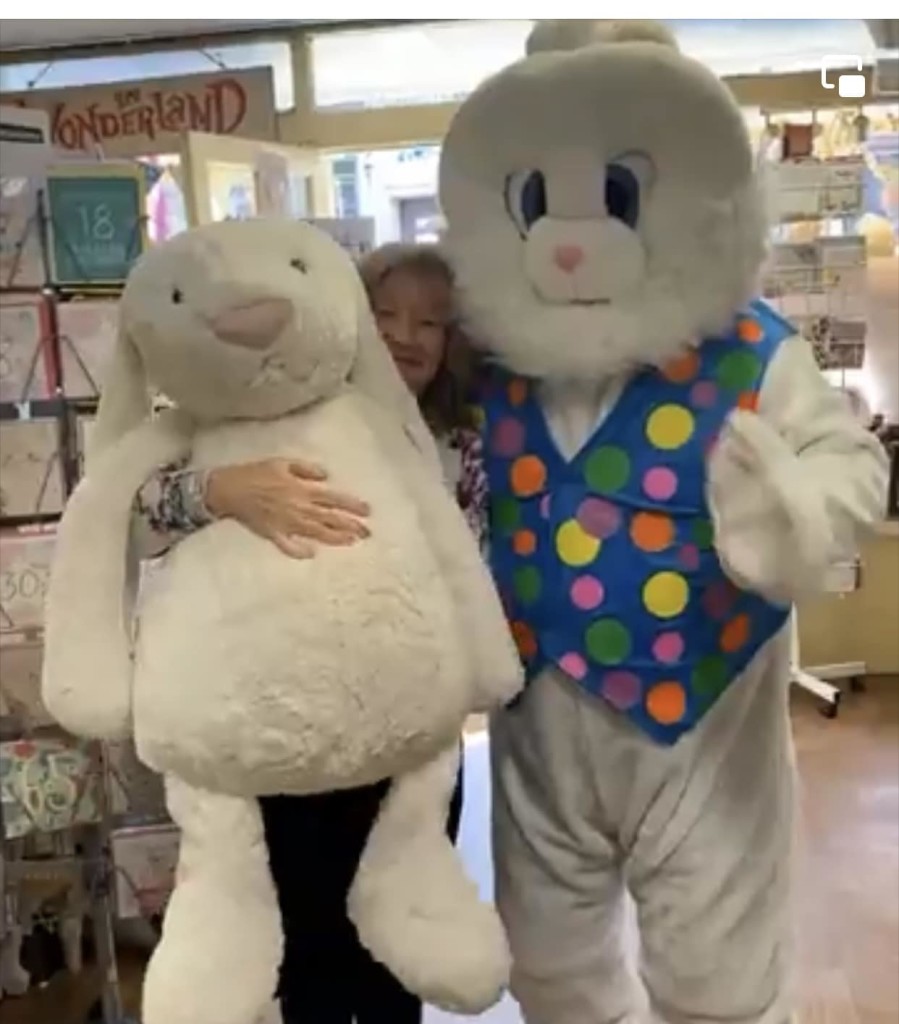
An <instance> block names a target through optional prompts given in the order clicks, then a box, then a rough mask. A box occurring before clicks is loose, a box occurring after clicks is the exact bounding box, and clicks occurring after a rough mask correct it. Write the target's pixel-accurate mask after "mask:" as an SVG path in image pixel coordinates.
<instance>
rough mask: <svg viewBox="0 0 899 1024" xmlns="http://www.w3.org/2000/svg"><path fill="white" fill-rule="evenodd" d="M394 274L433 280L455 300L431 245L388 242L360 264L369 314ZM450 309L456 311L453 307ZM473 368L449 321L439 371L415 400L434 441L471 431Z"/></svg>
mask: <svg viewBox="0 0 899 1024" xmlns="http://www.w3.org/2000/svg"><path fill="white" fill-rule="evenodd" d="M397 271H404V272H406V273H410V274H415V275H416V276H420V277H423V278H436V279H438V280H440V281H442V282H443V283H445V284H446V286H447V288H448V289H449V291H450V295H451V298H454V295H453V290H454V286H455V275H454V274H453V271H452V267H450V265H449V263H448V262H447V260H446V258H445V257H444V255H443V254H442V253H441V251H440V249H439V248H438V247H437V246H436V245H425V244H421V245H409V244H404V243H402V242H393V243H390V244H388V245H382V246H380V247H379V248H377V249H375V250H374V251H373V252H370V253H369V254H368V255H367V256H365V257H364V258H363V259H362V260H361V261H360V264H359V272H360V273H361V275H362V281H363V283H364V285H365V290H366V292H367V293H368V301H369V303H370V304H371V306H372V308H374V305H375V295H376V293H377V290H378V288H379V287H380V286H381V285H382V284H383V283H384V281H385V280H386V279H387V278H388V277H389V276H390V275H391V274H393V273H396V272H397ZM452 305H453V307H454V306H455V301H453V302H452ZM476 368H477V359H476V357H475V353H474V351H473V350H472V347H471V345H470V343H469V341H468V339H467V338H466V337H465V335H464V333H463V332H462V331H461V329H460V327H459V324H458V321H457V320H456V317H455V315H453V316H452V317H451V319H450V322H449V323H448V324H447V328H446V346H445V348H444V350H443V358H442V359H441V361H440V366H439V367H438V368H437V373H436V374H435V375H434V379H433V380H432V381H431V383H430V384H429V385H428V386H427V387H426V388H425V390H424V392H423V394H422V395H421V397H420V399H419V405H420V407H421V412H422V415H423V416H424V418H425V420H426V421H427V423H428V426H429V427H430V428H431V430H433V431H434V433H435V434H436V435H437V436H438V437H441V436H443V435H444V434H446V433H448V432H449V431H451V430H456V429H458V428H460V427H468V428H471V427H473V426H474V419H473V416H472V412H471V407H470V405H469V400H470V397H471V385H472V379H473V377H474V374H475V371H476Z"/></svg>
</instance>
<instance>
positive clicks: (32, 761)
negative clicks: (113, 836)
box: [0, 739, 103, 839]
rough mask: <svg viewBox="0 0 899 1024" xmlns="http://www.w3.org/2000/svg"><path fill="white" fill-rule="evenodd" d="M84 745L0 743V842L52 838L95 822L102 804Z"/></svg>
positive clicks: (55, 741)
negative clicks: (32, 836) (52, 834)
mask: <svg viewBox="0 0 899 1024" xmlns="http://www.w3.org/2000/svg"><path fill="white" fill-rule="evenodd" d="M97 780H98V776H97V774H96V772H95V771H94V766H93V761H92V758H91V755H90V752H89V750H88V748H87V745H86V744H84V743H82V742H80V741H76V740H74V739H65V740H63V739H22V740H17V741H13V742H8V743H0V794H2V803H3V819H2V820H3V832H4V837H5V838H6V839H21V838H23V837H25V836H27V835H29V834H31V833H32V832H57V831H59V830H61V829H66V828H72V827H73V826H78V825H85V824H89V823H91V822H96V821H98V820H99V817H100V813H101V808H102V803H103V802H102V799H101V798H100V794H99V792H98V788H97V787H98V781H97Z"/></svg>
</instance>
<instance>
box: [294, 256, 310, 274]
mask: <svg viewBox="0 0 899 1024" xmlns="http://www.w3.org/2000/svg"><path fill="white" fill-rule="evenodd" d="M290 265H291V266H292V267H293V269H294V270H299V272H300V273H301V274H305V273H306V272H307V271H308V270H309V267H308V266H307V265H306V261H305V260H301V259H300V258H299V257H297V258H296V259H293V260H291V261H290Z"/></svg>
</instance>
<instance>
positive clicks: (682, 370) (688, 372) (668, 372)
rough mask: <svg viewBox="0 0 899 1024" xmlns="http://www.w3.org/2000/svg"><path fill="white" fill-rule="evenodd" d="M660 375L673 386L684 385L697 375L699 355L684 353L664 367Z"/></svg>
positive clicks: (691, 352) (696, 353)
mask: <svg viewBox="0 0 899 1024" xmlns="http://www.w3.org/2000/svg"><path fill="white" fill-rule="evenodd" d="M662 373H663V374H664V375H665V376H666V377H667V378H668V380H670V381H671V382H672V383H674V384H686V383H687V381H689V380H692V379H693V378H694V377H695V376H696V374H697V373H699V353H698V352H693V351H690V352H685V353H684V354H683V355H681V356H678V357H677V358H676V359H672V360H671V361H670V362H669V363H667V364H666V365H665V367H664V368H663V370H662Z"/></svg>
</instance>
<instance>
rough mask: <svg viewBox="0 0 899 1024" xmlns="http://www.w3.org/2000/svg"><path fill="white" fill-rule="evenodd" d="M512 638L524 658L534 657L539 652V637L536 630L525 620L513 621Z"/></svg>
mask: <svg viewBox="0 0 899 1024" xmlns="http://www.w3.org/2000/svg"><path fill="white" fill-rule="evenodd" d="M511 628H512V638H513V639H514V641H515V646H516V647H517V648H518V653H519V654H520V655H521V656H522V658H533V657H534V655H535V654H536V653H537V638H536V637H535V636H534V631H533V630H532V629H531V627H530V626H528V625H526V624H525V623H524V622H513V623H512V627H511Z"/></svg>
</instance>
